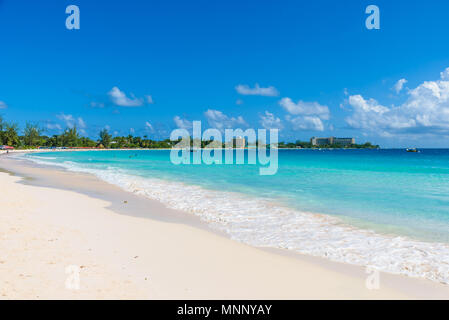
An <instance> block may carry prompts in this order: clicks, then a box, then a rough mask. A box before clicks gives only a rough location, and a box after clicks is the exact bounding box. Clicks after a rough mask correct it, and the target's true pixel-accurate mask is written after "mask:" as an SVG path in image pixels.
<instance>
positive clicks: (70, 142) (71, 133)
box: [61, 127, 79, 147]
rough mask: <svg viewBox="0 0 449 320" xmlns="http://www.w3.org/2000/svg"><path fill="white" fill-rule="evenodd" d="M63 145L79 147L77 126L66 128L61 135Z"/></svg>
mask: <svg viewBox="0 0 449 320" xmlns="http://www.w3.org/2000/svg"><path fill="white" fill-rule="evenodd" d="M61 140H62V141H61V142H62V146H64V147H77V146H78V142H79V134H78V131H77V130H76V127H73V128H67V129H65V131H64V133H63V134H62V135H61Z"/></svg>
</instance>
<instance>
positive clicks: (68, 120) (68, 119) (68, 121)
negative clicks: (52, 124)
mask: <svg viewBox="0 0 449 320" xmlns="http://www.w3.org/2000/svg"><path fill="white" fill-rule="evenodd" d="M56 117H57V118H58V119H59V120H62V121H64V122H65V125H66V126H67V127H69V128H73V126H74V125H75V118H74V117H73V116H72V115H71V114H64V113H61V114H59V115H57V116H56Z"/></svg>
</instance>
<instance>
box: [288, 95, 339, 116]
mask: <svg viewBox="0 0 449 320" xmlns="http://www.w3.org/2000/svg"><path fill="white" fill-rule="evenodd" d="M279 104H280V105H281V107H282V108H284V110H285V111H287V112H288V113H290V114H292V115H302V116H314V117H317V118H319V119H323V120H329V118H330V112H329V108H328V107H327V106H322V105H320V104H319V103H318V102H304V101H301V100H300V101H298V103H294V102H293V101H292V99H290V98H283V99H282V100H281V101H279Z"/></svg>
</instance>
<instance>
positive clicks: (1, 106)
mask: <svg viewBox="0 0 449 320" xmlns="http://www.w3.org/2000/svg"><path fill="white" fill-rule="evenodd" d="M6 108H8V105H7V104H6V103H5V102H3V101H0V109H6Z"/></svg>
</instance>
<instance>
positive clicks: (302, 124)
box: [285, 115, 324, 131]
mask: <svg viewBox="0 0 449 320" xmlns="http://www.w3.org/2000/svg"><path fill="white" fill-rule="evenodd" d="M285 119H286V120H287V121H288V122H289V123H290V124H291V126H292V129H293V130H295V131H298V130H313V131H324V124H323V121H321V119H320V118H319V117H316V116H299V117H292V116H290V115H287V116H286V117H285Z"/></svg>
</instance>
